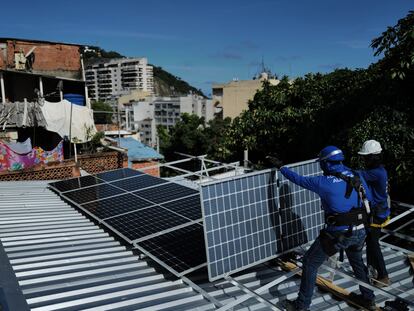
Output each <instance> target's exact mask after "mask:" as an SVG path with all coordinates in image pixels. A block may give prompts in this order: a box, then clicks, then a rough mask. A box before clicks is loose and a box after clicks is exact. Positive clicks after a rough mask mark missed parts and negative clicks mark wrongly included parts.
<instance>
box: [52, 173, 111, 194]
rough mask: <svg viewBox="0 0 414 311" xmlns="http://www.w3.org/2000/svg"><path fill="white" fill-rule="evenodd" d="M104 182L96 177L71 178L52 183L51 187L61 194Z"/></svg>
mask: <svg viewBox="0 0 414 311" xmlns="http://www.w3.org/2000/svg"><path fill="white" fill-rule="evenodd" d="M102 182H103V181H101V180H99V179H96V178H95V177H94V176H91V175H88V176H82V177H77V178H71V179H67V180H62V181H57V182H53V183H50V184H49V185H50V186H52V187H53V188H55V189H57V190H58V191H60V192H65V191H70V190H75V189H79V188H83V187H88V186H93V185H97V184H100V183H102Z"/></svg>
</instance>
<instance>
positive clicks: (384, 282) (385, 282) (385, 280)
mask: <svg viewBox="0 0 414 311" xmlns="http://www.w3.org/2000/svg"><path fill="white" fill-rule="evenodd" d="M372 284H373V285H374V286H376V287H378V288H382V287H387V286H390V285H391V280H390V278H389V277H388V276H384V277H382V278H378V279H373V280H372Z"/></svg>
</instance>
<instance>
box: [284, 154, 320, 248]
mask: <svg viewBox="0 0 414 311" xmlns="http://www.w3.org/2000/svg"><path fill="white" fill-rule="evenodd" d="M291 169H292V170H293V171H294V172H296V173H298V174H300V175H303V176H308V177H312V176H318V175H321V174H322V171H321V169H320V167H319V163H318V162H315V161H311V162H305V163H298V164H292V165H291ZM278 177H279V183H280V187H279V201H280V217H281V224H282V226H281V242H282V243H281V245H282V246H281V251H287V250H289V249H293V248H295V247H297V246H299V245H302V244H304V243H307V242H309V241H313V240H314V239H316V237H317V236H318V235H319V231H320V230H321V229H322V227H323V224H324V214H323V210H322V209H321V208H320V205H321V202H320V198H319V196H318V195H317V194H316V193H314V192H311V191H309V190H306V189H304V188H302V187H300V186H298V185H296V184H294V183H292V182H290V181H289V180H287V179H286V178H285V177H284V176H283V175H282V174H281V173H280V172H279V176H278Z"/></svg>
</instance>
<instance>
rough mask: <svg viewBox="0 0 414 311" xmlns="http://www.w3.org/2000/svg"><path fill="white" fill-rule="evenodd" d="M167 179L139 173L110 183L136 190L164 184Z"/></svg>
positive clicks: (125, 188)
mask: <svg viewBox="0 0 414 311" xmlns="http://www.w3.org/2000/svg"><path fill="white" fill-rule="evenodd" d="M166 182H167V181H166V180H164V179H161V178H156V177H153V176H150V175H144V174H142V175H139V176H137V177H131V178H127V179H121V180H117V181H113V182H111V183H110V185H112V186H115V187H119V188H122V189H124V190H125V191H131V192H132V191H136V190H139V189H143V188H148V187H152V186H155V185H160V184H164V183H166Z"/></svg>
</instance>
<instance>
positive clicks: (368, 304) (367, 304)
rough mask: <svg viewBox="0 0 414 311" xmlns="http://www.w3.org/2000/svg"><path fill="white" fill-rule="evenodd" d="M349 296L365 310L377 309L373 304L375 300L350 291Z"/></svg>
mask: <svg viewBox="0 0 414 311" xmlns="http://www.w3.org/2000/svg"><path fill="white" fill-rule="evenodd" d="M349 298H350V299H351V300H352V301H353V302H354V303H356V304H358V305H359V306H361V307H363V308H365V309H367V310H370V311H375V310H377V306H376V305H375V300H368V299H366V298H365V297H364V296H363V295H361V294H356V293H350V294H349Z"/></svg>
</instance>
